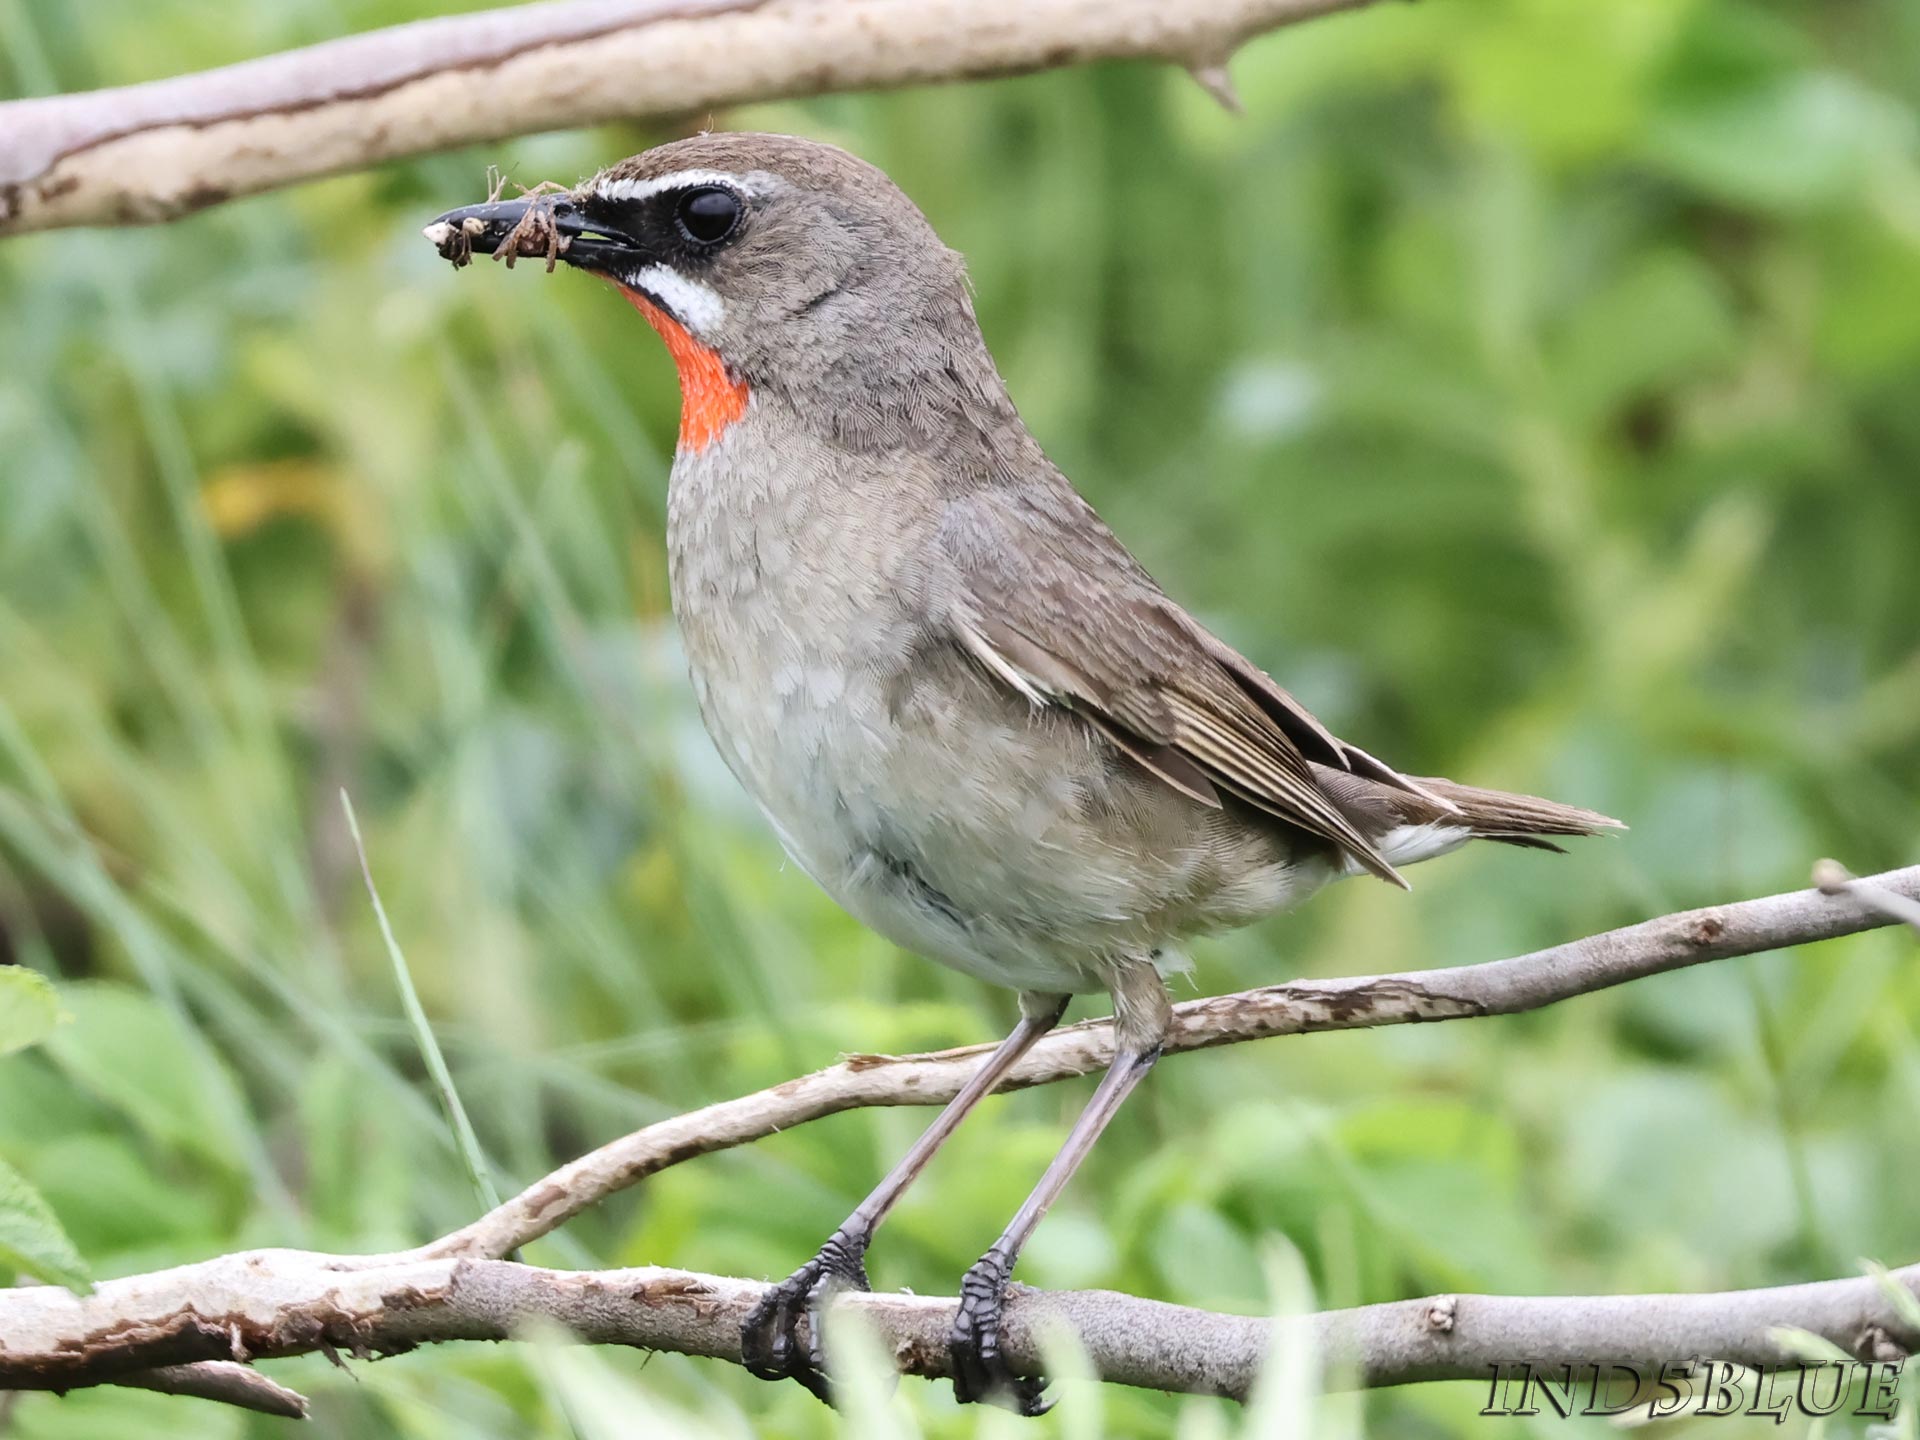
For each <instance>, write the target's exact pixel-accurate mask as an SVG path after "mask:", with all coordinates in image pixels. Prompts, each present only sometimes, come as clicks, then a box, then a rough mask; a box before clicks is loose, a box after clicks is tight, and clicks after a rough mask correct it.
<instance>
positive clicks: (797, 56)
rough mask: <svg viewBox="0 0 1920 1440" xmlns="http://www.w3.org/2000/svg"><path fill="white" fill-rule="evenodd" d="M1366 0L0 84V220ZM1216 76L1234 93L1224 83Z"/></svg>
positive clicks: (523, 35)
mask: <svg viewBox="0 0 1920 1440" xmlns="http://www.w3.org/2000/svg"><path fill="white" fill-rule="evenodd" d="M1364 3H1367V0H1183V3H1181V4H1177V5H1170V4H1167V3H1165V0H915V3H913V4H910V5H904V4H898V3H893V0H546V3H543V4H529V5H520V6H515V7H512V8H508V9H501V10H491V11H485V12H482V13H479V14H473V15H459V16H448V17H445V18H441V19H435V20H423V21H418V22H415V23H413V24H410V25H399V26H395V27H393V28H392V29H388V30H378V31H372V32H369V33H367V34H364V35H356V36H352V37H349V38H346V39H342V40H333V41H329V42H327V43H325V44H321V45H314V46H310V47H308V48H306V49H303V50H292V51H288V52H287V53H285V54H282V55H274V56H270V57H267V58H264V59H259V60H250V61H247V62H245V63H242V64H239V65H230V66H227V67H225V68H223V69H219V70H209V71H206V72H204V73H202V74H198V75H185V76H180V77H178V78H175V79H171V80H159V81H152V82H149V83H147V84H143V85H129V86H125V87H123V88H121V89H117V90H97V91H92V92H88V93H84V94H76V95H61V96H54V97H49V98H46V99H34V100H16V101H12V102H10V103H7V104H0V235H3V234H9V233H14V232H18V231H25V230H44V229H52V228H56V227H59V226H63V225H103V224H123V225H124V224H139V223H145V222H151V221H157V220H171V219H175V218H177V217H179V216H181V215H185V214H188V213H190V212H192V211H195V210H199V209H202V208H204V207H206V206H208V205H215V204H219V203H220V202H221V201H224V200H228V199H232V198H233V197H235V196H239V195H250V194H253V193H255V192H257V191H261V190H270V189H273V188H276V187H278V186H281V185H289V184H292V183H293V182H295V181H298V180H306V179H311V178H313V177H314V176H318V175H327V174H332V173H334V172H337V171H342V170H354V169H363V168H365V167H367V166H371V165H377V164H379V163H381V162H383V161H387V160H394V159H398V158H400V157H402V156H407V155H420V154H425V153H427V152H429V151H434V150H445V149H450V148H452V147H454V146H458V145H469V144H473V143H475V142H476V141H483V140H498V139H501V138H503V137H505V136H510V135H525V134H531V133H533V132H535V131H542V130H558V129H563V128H566V127H569V126H576V125H592V124H599V123H602V122H605V121H609V120H619V119H638V118H643V117H649V116H652V117H659V116H672V115H699V114H703V113H705V112H707V111H709V110H711V109H714V108H716V107H720V106H726V105H734V104H739V103H741V102H744V101H750V100H771V99H778V98H782V97H790V96H799V95H818V94H824V93H828V92H833V91H841V90H863V89H879V88H886V87H891V86H899V85H915V84H924V83H928V82H932V81H943V80H958V79H966V78H970V77H978V76H988V75H1008V74H1016V73H1021V72H1025V71H1033V70H1044V69H1050V68H1053V67H1056V66H1061V65H1075V64H1081V63H1084V62H1087V61H1091V60H1103V59H1117V58H1134V59H1160V60H1168V61H1173V62H1175V63H1178V64H1183V65H1190V66H1194V67H1196V68H1198V69H1199V70H1201V71H1203V72H1214V71H1218V72H1219V73H1220V74H1221V75H1222V76H1223V75H1224V61H1225V57H1226V56H1229V55H1231V54H1232V53H1233V51H1234V50H1235V49H1237V48H1238V47H1239V46H1240V45H1241V44H1242V43H1243V42H1245V41H1246V40H1247V39H1248V38H1250V37H1251V36H1254V35H1258V34H1262V33H1264V32H1265V31H1268V30H1273V29H1276V28H1278V27H1280V26H1282V25H1287V24H1291V23H1293V22H1296V21H1300V20H1306V19H1310V18H1312V17H1314V16H1316V15H1322V14H1326V13H1327V12H1329V11H1334V10H1340V9H1345V8H1348V7H1351V6H1354V5H1359V4H1364ZM1220 93H1228V92H1227V90H1226V89H1225V87H1221V91H1220Z"/></svg>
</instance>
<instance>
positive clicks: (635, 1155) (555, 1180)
mask: <svg viewBox="0 0 1920 1440" xmlns="http://www.w3.org/2000/svg"><path fill="white" fill-rule="evenodd" d="M1854 883H1856V884H1860V885H1871V886H1873V887H1875V888H1876V889H1877V890H1880V891H1884V892H1886V893H1888V894H1891V895H1895V896H1903V897H1906V898H1907V899H1908V900H1909V901H1911V900H1912V899H1913V898H1914V897H1920V865H1914V866H1909V867H1908V868H1906V869H1904V870H1890V871H1888V872H1887V873H1886V874H1884V875H1876V876H1874V877H1873V878H1872V879H1871V880H1869V881H1857V882H1854ZM1891 918H1895V917H1891V916H1888V915H1887V914H1885V913H1884V912H1883V911H1876V910H1875V909H1873V908H1872V907H1869V906H1861V905H1857V904H1854V903H1852V901H1851V900H1849V899H1845V898H1840V899H1836V898H1833V897H1829V896H1827V895H1824V894H1822V893H1821V892H1820V891H1819V890H1801V891H1795V892H1793V893H1791V894H1786V895H1771V896H1768V897H1766V898H1765V899H1760V900H1743V901H1740V902H1738V903H1736V904H1732V905H1719V906H1713V907H1711V908H1708V909H1705V910H1688V911H1683V912H1682V913H1680V914H1677V915H1667V916H1663V917H1662V918H1660V919H1658V920H1648V921H1645V922H1644V923H1642V924H1639V925H1630V926H1628V927H1627V928H1625V929H1623V930H1610V931H1608V932H1606V933H1605V934H1602V935H1592V936H1589V937H1587V938H1586V939H1584V940H1575V941H1572V942H1571V943H1569V944H1566V945H1556V946H1554V947H1553V948H1552V949H1550V950H1536V951H1535V952H1534V953H1532V954H1531V955H1521V956H1517V957H1515V958H1513V959H1511V960H1493V961H1488V962H1485V963H1482V964H1478V965H1463V966H1458V967H1455V968H1453V969H1446V970H1425V971H1414V972H1408V973H1405V974H1398V975H1372V976H1358V977H1355V978H1352V979H1340V980H1294V981H1290V982H1288V983H1287V984H1284V985H1268V986H1265V987H1263V988H1261V989H1258V990H1243V991H1241V992H1240V993H1238V994H1234V995H1219V996H1214V997H1212V998H1209V999H1206V1000H1191V1001H1188V1002H1187V1003H1185V1004H1183V1005H1178V1006H1175V1007H1174V1012H1173V1031H1172V1034H1171V1035H1170V1036H1169V1037H1168V1040H1167V1044H1166V1051H1165V1053H1167V1054H1169V1055H1173V1054H1178V1053H1179V1052H1181V1051H1183V1050H1203V1049H1207V1048H1209V1047H1211V1046H1215V1045H1233V1044H1237V1043H1239V1042H1240V1041H1243V1040H1258V1039H1261V1038H1263V1037H1266V1036H1269V1035H1300V1034H1308V1033H1311V1032H1313V1031H1316V1030H1355V1029H1364V1028H1367V1027H1370V1026H1375V1025H1404V1024H1411V1023H1416V1022H1424V1021H1430V1020H1456V1019H1463V1018H1466V1017H1469V1016H1475V1015H1514V1014H1518V1013H1519V1012H1521V1011H1524V1010H1538V1009H1540V1008H1541V1007H1542V1006H1546V1005H1551V1004H1554V1003H1555V1002H1557V1001H1560V1000H1567V999H1571V998H1572V997H1574V996H1576V995H1585V994H1587V993H1588V992H1589V991H1593V990H1600V989H1604V988H1605V987H1607V986H1610V985H1619V984H1623V983H1624V982H1626V981H1628V980H1638V979H1641V978H1642V977H1644V976H1648V975H1657V974H1660V973H1662V972H1663V971H1667V970H1678V969H1681V968H1683V967H1685V966H1688V965H1697V964H1699V963H1701V962H1702V961H1705V960H1722V959H1726V958H1728V957H1730V956H1734V955H1752V954H1757V953H1758V952H1760V951H1763V950H1778V949H1781V948H1783V947H1785V946H1789V945H1805V944H1809V943H1811V942H1813V941H1816V940H1830V939H1833V938H1835V937H1837V936H1841V935H1852V934H1854V933H1856V932H1858V931H1861V930H1871V929H1875V928H1877V927H1879V926H1883V925H1886V924H1887V923H1888V922H1889V920H1890V919H1891ZM990 1048H991V1047H990V1046H985V1045H971V1046H967V1047H965V1048H964V1049H959V1050H942V1051H940V1052H938V1053H937V1054H932V1055H901V1056H890V1055H854V1056H850V1057H849V1058H847V1059H845V1060H843V1061H841V1062H840V1063H839V1064H838V1065H833V1066H830V1067H828V1068H827V1069H825V1070H816V1071H815V1072H814V1073H813V1074H811V1075H803V1076H800V1077H799V1078H798V1079H795V1080H789V1081H786V1082H785V1083H784V1084H781V1085H776V1086H774V1087H773V1088H772V1089H770V1090H762V1091H760V1092H759V1093H757V1094H754V1095H745V1096H742V1097H741V1098H739V1099H737V1100H723V1101H721V1102H720V1103H719V1104H717V1105H709V1106H706V1107H705V1108H704V1109H700V1110H693V1111H689V1112H688V1113H687V1114H684V1115H676V1116H675V1117H674V1118H673V1119H671V1120H663V1121H661V1122H660V1123H659V1124H657V1125H649V1126H648V1127H647V1128H646V1129H644V1130H637V1131H635V1132H634V1133H633V1134H631V1135H627V1136H624V1137H622V1138H621V1139H619V1140H615V1141H613V1142H612V1143H611V1144H608V1145H603V1146H602V1147H601V1148H600V1149H598V1150H595V1151H592V1152H591V1153H589V1154H587V1155H583V1156H581V1157H580V1158H579V1159H578V1160H575V1161H574V1162H572V1163H571V1164H569V1165H566V1166H563V1167H562V1168H560V1169H559V1170H556V1171H554V1172H553V1174H551V1175H549V1176H547V1177H546V1178H545V1179H544V1180H541V1181H540V1182H538V1183H537V1184H535V1185H532V1186H530V1187H528V1188H527V1189H526V1190H524V1191H522V1192H521V1193H520V1194H519V1195H516V1196H514V1197H513V1199H511V1200H509V1201H507V1202H506V1203H505V1204H504V1205H502V1206H500V1207H499V1208H498V1209H496V1210H494V1211H492V1212H491V1213H490V1214H487V1215H484V1216H482V1217H481V1218H480V1219H479V1220H476V1221H475V1222H474V1223H473V1224H471V1225H469V1226H467V1227H465V1228H464V1229H461V1230H456V1231H454V1232H453V1234H451V1235H447V1236H445V1237H443V1238H441V1239H439V1240H436V1241H434V1242H432V1243H431V1244H429V1245H426V1246H424V1247H422V1248H421V1249H420V1250H418V1251H415V1252H413V1253H414V1254H415V1255H416V1256H419V1257H421V1258H425V1257H439V1256H453V1255H471V1256H485V1257H488V1258H497V1257H499V1256H502V1255H505V1254H507V1253H508V1252H510V1251H511V1250H513V1249H514V1248H515V1247H517V1246H520V1245H525V1244H527V1243H529V1242H530V1241H533V1240H537V1239H539V1238H540V1237H541V1236H542V1235H545V1234H547V1233H548V1232H549V1231H551V1230H553V1229H555V1228H556V1227H558V1226H560V1225H562V1224H564V1223H565V1222H566V1221H568V1220H570V1219H572V1218H573V1217H574V1216H575V1215H578V1214H579V1213H580V1212H581V1211H582V1210H584V1209H586V1208H587V1207H588V1206H590V1205H593V1204H596V1203H598V1202H599V1201H600V1200H602V1199H604V1198H605V1197H606V1196H608V1195H610V1194H613V1193H614V1192H615V1191H618V1190H622V1189H625V1188H626V1187H627V1186H629V1185H632V1184H635V1183H637V1182H638V1181H641V1180H644V1179H646V1177H647V1176H649V1175H652V1174H654V1173H655V1172H657V1171H660V1170H664V1169H666V1168H667V1167H668V1166H669V1165H677V1164H679V1163H680V1162H681V1161H682V1160H688V1159H691V1158H692V1157H694V1156H696V1155H708V1154H712V1153H713V1152H714V1151H716V1150H727V1149H731V1148H732V1147H734V1146H736V1145H745V1144H748V1143H750V1142H752V1141H755V1140H759V1139H763V1138H765V1137H766V1136H768V1135H771V1134H774V1133H775V1132H776V1131H780V1130H791V1129H792V1128H793V1127H794V1126H796V1125H803V1124H805V1123H806V1122H807V1121H809V1120H817V1119H819V1118H820V1117H822V1116H824V1115H835V1114H838V1113H839V1112H840V1111H842V1110H854V1109H859V1108H861V1107H864V1106H869V1105H944V1104H945V1103H946V1102H947V1101H949V1100H951V1099H952V1098H953V1097H954V1095H955V1094H956V1093H958V1091H959V1089H960V1087H961V1085H963V1084H965V1083H966V1079H967V1076H968V1075H970V1074H971V1073H972V1071H973V1067H974V1066H975V1065H976V1064H977V1063H978V1062H979V1059H980V1057H981V1056H982V1055H983V1054H985V1053H986V1051H987V1050H988V1049H990ZM1112 1058H1113V1027H1112V1022H1111V1021H1108V1020H1092V1021H1087V1022H1085V1023H1083V1024H1079V1025H1069V1026H1067V1027H1065V1028H1064V1029H1061V1030H1057V1031H1055V1032H1054V1033H1053V1034H1051V1035H1049V1036H1047V1037H1046V1038H1044V1039H1043V1040H1041V1041H1040V1042H1039V1043H1038V1044H1036V1045H1035V1046H1034V1047H1033V1049H1032V1051H1030V1052H1029V1053H1028V1055H1027V1056H1026V1058H1025V1059H1023V1060H1022V1061H1021V1062H1020V1064H1019V1065H1018V1066H1017V1067H1015V1069H1014V1071H1013V1074H1012V1075H1011V1076H1010V1077H1009V1079H1008V1080H1007V1082H1006V1084H1005V1085H1003V1086H1002V1087H1001V1089H1002V1090H1019V1089H1023V1088H1025V1087H1027V1086H1031V1085H1050V1084H1052V1083H1054V1082H1055V1081H1058V1080H1067V1079H1071V1078H1073V1077H1074V1076H1076V1075H1086V1074H1090V1073H1092V1072H1093V1071H1096V1070H1101V1069H1104V1068H1105V1067H1106V1065H1107V1063H1108V1062H1109V1061H1110V1060H1111V1059H1112Z"/></svg>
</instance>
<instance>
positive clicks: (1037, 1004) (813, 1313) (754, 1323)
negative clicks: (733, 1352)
mask: <svg viewBox="0 0 1920 1440" xmlns="http://www.w3.org/2000/svg"><path fill="white" fill-rule="evenodd" d="M1069 998H1070V997H1068V996H1065V995H1036V994H1022V995H1021V997H1020V1023H1019V1024H1018V1025H1016V1026H1014V1028H1013V1033H1012V1034H1010V1035H1008V1036H1007V1038H1006V1039H1004V1040H1002V1041H1001V1042H1000V1044H999V1047H998V1048H997V1049H995V1050H994V1052H993V1053H992V1054H991V1055H989V1056H988V1057H987V1058H986V1061H985V1063H983V1064H982V1065H981V1066H980V1068H979V1069H978V1070H976V1071H975V1072H974V1073H973V1075H972V1077H971V1078H970V1079H968V1081H967V1083H966V1084H965V1085H964V1086H963V1087H962V1088H961V1090H960V1093H959V1094H958V1095H955V1096H954V1097H953V1099H952V1100H950V1101H949V1102H948V1103H947V1106H946V1108H945V1109H944V1110H942V1111H941V1112H940V1115H939V1118H937V1119H936V1120H935V1121H934V1122H933V1124H931V1125H929V1126H928V1127H927V1129H926V1133H925V1134H923V1135H922V1136H921V1137H920V1138H919V1139H918V1140H916V1141H915V1142H914V1144H913V1148H912V1149H911V1150H909V1151H907V1153H906V1154H905V1155H904V1156H902V1157H901V1160H900V1163H899V1164H897V1165H895V1166H894V1167H893V1169H892V1170H891V1171H889V1172H888V1174H887V1178H886V1179H884V1180H882V1181H881V1182H880V1183H879V1184H878V1185H877V1186H875V1187H874V1190H873V1193H872V1194H870V1195H869V1196H867V1198H866V1199H864V1200H862V1201H861V1202H860V1204H859V1205H858V1206H857V1207H856V1208H855V1210H854V1212H853V1214H851V1215H849V1216H848V1217H847V1218H846V1221H845V1222H844V1223H843V1224H842V1225H841V1226H840V1228H839V1229H838V1230H836V1231H834V1232H833V1234H832V1235H830V1236H828V1237H827V1243H826V1244H824V1245H822V1246H821V1247H820V1251H819V1253H818V1254H817V1255H815V1256H814V1257H813V1258H812V1259H811V1260H809V1261H808V1262H807V1263H806V1264H804V1265H802V1266H801V1267H800V1268H799V1269H798V1270H796V1271H794V1272H793V1274H791V1275H789V1276H788V1277H787V1278H786V1279H785V1280H783V1281H781V1282H780V1283H779V1284H778V1285H775V1286H773V1287H772V1288H771V1289H769V1290H768V1291H767V1293H766V1294H765V1295H763V1296H761V1297H760V1301H759V1303H758V1304H756V1305H755V1306H754V1307H753V1309H752V1311H750V1312H749V1313H748V1315H747V1318H746V1321H745V1322H744V1323H743V1324H742V1325H741V1327H740V1358H741V1363H742V1364H744V1365H745V1366H746V1368H747V1370H748V1372H749V1373H750V1374H753V1375H757V1376H758V1377H759V1378H760V1379H762V1380H781V1379H786V1378H788V1377H791V1378H792V1379H795V1380H798V1381H799V1382H800V1383H801V1384H802V1385H804V1386H806V1387H807V1389H809V1390H811V1391H812V1392H813V1393H814V1394H815V1395H817V1396H819V1397H820V1398H821V1399H822V1400H827V1399H829V1395H828V1386H827V1375H826V1366H825V1357H824V1354H823V1351H822V1346H821V1329H822V1327H821V1325H820V1323H819V1311H820V1308H821V1306H822V1305H823V1304H824V1303H825V1302H826V1301H827V1300H828V1299H829V1298H831V1296H832V1295H833V1293H834V1292H835V1291H836V1290H846V1289H852V1290H865V1289H867V1288H869V1287H868V1284H867V1267H866V1254H867V1246H868V1245H869V1244H871V1243H872V1241H873V1232H874V1231H875V1230H877V1229H878V1228H879V1226H880V1222H881V1221H882V1220H884V1219H886V1218H887V1213H888V1212H889V1211H891V1210H892V1209H893V1207H894V1204H895V1202H896V1201H898V1200H899V1199H900V1197H901V1196H902V1195H904V1194H905V1193H906V1191H907V1187H908V1186H909V1185H911V1184H913V1182H914V1181H915V1180H916V1179H918V1178H919V1175H920V1172H921V1171H922V1170H924V1169H925V1168H926V1165H927V1162H928V1161H929V1160H931V1159H932V1158H933V1156H934V1152H935V1151H937V1150H938V1149H939V1148H940V1147H941V1146H942V1145H943V1144H945V1143H946V1141H947V1138H948V1137H949V1136H951V1135H952V1134H953V1132H954V1131H955V1130H957V1129H959V1127H960V1122H961V1121H962V1120H964V1119H966V1117H967V1112H968V1111H970V1110H972V1109H973V1107H974V1106H975V1105H978V1104H979V1103H980V1102H981V1101H982V1100H983V1099H985V1098H986V1097H987V1095H989V1094H990V1093H992V1091H993V1088H994V1086H996V1085H998V1084H999V1083H1000V1082H1001V1081H1002V1080H1004V1079H1005V1078H1006V1075H1007V1072H1008V1071H1009V1070H1011V1069H1013V1067H1014V1065H1015V1064H1016V1063H1017V1062H1018V1061H1019V1059H1020V1057H1021V1056H1022V1055H1024V1054H1026V1053H1027V1051H1028V1050H1029V1049H1031V1048H1032V1046H1033V1042H1034V1041H1036V1040H1038V1039H1039V1038H1040V1037H1041V1036H1042V1035H1044V1034H1046V1033H1047V1032H1048V1031H1049V1030H1051V1029H1052V1028H1053V1027H1054V1026H1055V1025H1057V1024H1058V1023H1059V1021H1060V1016H1061V1015H1062V1014H1063V1013H1064V1012H1065V1011H1066V1008H1067V1001H1068V999H1069ZM803 1316H806V1317H808V1319H809V1323H808V1326H807V1334H808V1338H809V1340H810V1341H811V1344H810V1345H809V1346H808V1347H807V1349H806V1351H805V1352H804V1353H803V1352H802V1351H801V1349H800V1346H799V1343H798V1340H797V1339H796V1336H795V1331H796V1329H797V1328H798V1325H799V1322H800V1319H801V1317H803Z"/></svg>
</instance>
